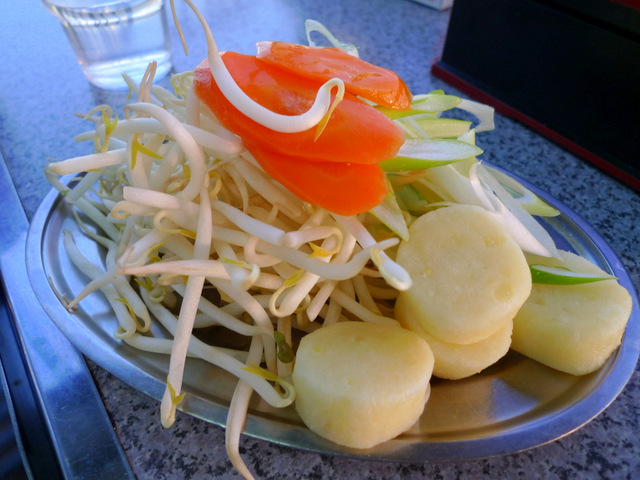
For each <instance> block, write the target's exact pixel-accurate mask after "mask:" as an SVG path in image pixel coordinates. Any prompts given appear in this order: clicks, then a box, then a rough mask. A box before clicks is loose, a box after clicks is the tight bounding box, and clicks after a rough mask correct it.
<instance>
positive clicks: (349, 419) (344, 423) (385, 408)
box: [292, 322, 433, 448]
mask: <svg viewBox="0 0 640 480" xmlns="http://www.w3.org/2000/svg"><path fill="white" fill-rule="evenodd" d="M432 370H433V354H432V353H431V349H430V348H429V346H428V345H427V343H426V342H425V341H424V340H423V339H422V338H420V337H419V336H418V335H417V334H415V333H413V332H410V331H409V330H405V329H403V328H401V327H400V326H396V325H386V324H373V323H365V322H341V323H336V324H333V325H330V326H327V327H322V328H320V329H319V330H316V331H315V332H313V333H310V334H308V335H306V336H305V337H303V338H302V340H301V342H300V346H299V347H298V351H297V353H296V361H295V366H294V369H293V376H292V379H293V385H294V387H295V389H296V403H295V405H296V410H297V411H298V414H299V415H300V417H301V418H302V420H303V422H304V423H305V425H307V427H309V429H311V430H312V431H314V432H316V433H317V434H318V435H320V436H322V437H324V438H327V439H329V440H331V441H333V442H335V443H338V444H340V445H344V446H347V447H352V448H369V447H373V446H374V445H377V444H378V443H381V442H384V441H387V440H389V439H391V438H394V437H396V436H397V435H399V434H400V433H402V432H404V431H405V430H407V429H408V428H410V427H411V426H412V425H413V424H414V423H415V422H416V420H417V419H418V418H419V417H420V415H421V414H422V411H423V410H424V406H425V403H426V400H427V396H428V392H429V380H430V379H431V372H432Z"/></svg>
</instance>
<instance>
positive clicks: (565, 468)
mask: <svg viewBox="0 0 640 480" xmlns="http://www.w3.org/2000/svg"><path fill="white" fill-rule="evenodd" d="M196 3H197V4H198V5H199V6H200V7H201V9H202V11H203V13H204V14H205V16H206V17H207V19H208V21H209V22H210V25H211V26H212V28H213V30H214V32H215V34H216V36H217V40H218V43H219V45H220V47H221V48H222V49H229V50H236V51H240V52H246V53H250V52H252V50H253V45H254V43H255V42H256V41H259V40H264V39H279V40H286V41H294V42H301V43H302V42H304V40H305V39H304V29H303V21H304V20H305V19H306V18H314V19H316V20H319V21H321V22H323V23H325V24H326V25H327V26H329V27H330V29H331V30H332V32H333V33H334V34H335V35H336V36H337V37H338V38H340V39H342V40H344V41H348V42H351V43H354V44H356V45H357V46H358V47H359V48H360V51H361V56H362V57H363V58H365V59H368V60H372V61H373V62H374V63H378V64H381V65H384V66H386V67H388V68H390V69H393V70H395V71H397V72H399V73H400V74H401V75H402V76H403V77H404V79H405V80H406V82H407V83H408V85H409V87H410V88H411V90H412V91H414V92H428V91H430V90H432V89H435V88H442V89H444V90H446V91H447V92H450V93H454V94H456V93H457V92H455V91H454V90H453V89H452V88H450V87H449V86H448V85H446V84H444V83H443V82H441V81H439V80H438V79H436V78H433V77H432V76H431V75H430V73H429V72H430V67H431V64H432V62H433V61H434V59H435V58H437V56H438V55H439V53H440V51H441V48H442V43H443V42H444V35H445V32H446V27H447V20H448V13H447V12H438V11H435V10H431V9H429V8H426V7H424V6H421V5H418V4H417V3H413V2H411V1H409V0H372V1H366V2H365V1H361V2H355V1H351V2H349V1H344V0H343V1H339V0H325V1H323V2H318V1H312V0H262V1H255V0H254V1H250V0H217V1H215V2H205V1H197V2H196ZM179 11H180V12H182V13H181V18H183V22H184V25H183V26H184V27H185V32H186V33H187V37H188V39H191V40H190V41H189V46H190V49H191V55H190V56H189V57H187V58H185V57H184V55H183V54H182V51H181V49H180V48H179V43H178V41H177V38H174V39H173V45H174V55H175V65H176V69H177V70H178V71H182V70H187V69H192V68H193V67H194V66H195V65H196V64H197V63H198V61H199V60H200V59H201V58H203V57H204V47H203V45H202V42H201V40H202V36H201V33H200V30H199V28H198V27H197V26H196V25H195V24H194V22H193V17H192V16H191V15H189V14H188V13H187V12H186V10H185V9H184V7H180V9H179ZM0 51H1V52H2V56H1V61H0V85H1V87H2V88H1V89H0V148H1V149H2V153H3V155H4V157H5V159H6V161H7V164H8V166H9V168H10V171H11V173H12V176H13V178H14V180H15V183H16V185H17V187H18V191H19V194H20V195H21V198H22V201H23V203H24V205H25V209H26V211H27V214H28V215H32V214H33V213H34V212H35V210H36V209H37V207H38V205H39V203H40V201H41V200H42V198H43V197H44V196H45V194H46V193H47V192H48V191H49V186H48V184H47V183H46V181H45V179H44V177H43V175H42V167H43V165H44V164H45V162H46V158H47V157H50V156H53V157H59V158H62V157H69V156H73V155H78V154H83V153H87V150H86V146H85V145H76V144H75V143H74V142H73V140H72V136H73V134H74V133H77V132H79V131H81V129H82V126H81V123H80V121H79V120H78V119H76V118H74V116H73V114H74V113H75V112H83V111H87V110H88V109H89V108H91V107H92V106H94V105H96V104H99V103H104V102H108V103H112V104H113V103H114V104H116V105H118V104H121V103H122V101H123V99H124V94H121V93H113V92H104V91H100V90H98V89H95V88H93V87H90V86H89V84H88V83H87V82H86V81H85V79H84V77H83V76H82V73H81V71H80V68H79V67H78V66H77V65H76V63H75V60H74V58H73V55H72V53H71V51H70V48H69V46H68V43H67V41H66V38H65V37H64V34H63V32H62V29H61V28H60V27H59V25H58V24H57V22H56V20H55V19H54V18H53V17H51V16H50V15H49V14H48V13H47V12H46V10H45V9H44V7H43V6H42V4H41V3H40V2H38V1H36V0H25V1H23V2H4V3H3V4H2V6H0ZM479 143H480V144H481V146H482V147H483V148H484V149H485V153H484V158H485V159H486V160H488V161H490V162H492V163H494V164H496V165H498V166H501V167H504V168H506V169H508V170H509V171H511V172H513V173H516V174H518V175H520V176H522V177H524V178H525V179H528V180H529V181H531V182H533V183H534V184H536V185H537V186H539V187H541V188H542V189H544V190H546V191H547V192H549V193H550V194H551V195H553V196H554V197H556V198H557V199H559V200H561V201H562V202H564V203H565V204H566V205H568V206H569V207H570V208H571V209H572V210H574V211H576V212H577V213H578V214H580V215H581V216H582V217H583V218H584V219H585V220H586V221H587V222H588V223H590V224H591V225H592V226H593V227H594V228H595V229H596V230H597V231H598V232H599V233H600V234H601V235H602V236H603V237H604V238H605V239H606V241H607V242H609V244H610V245H611V246H612V247H613V249H614V250H615V251H616V253H617V254H618V255H619V257H620V258H621V260H622V262H623V264H624V265H625V267H626V268H627V269H628V271H629V273H630V275H631V278H632V281H633V283H634V285H635V286H636V289H638V288H640V265H639V262H640V241H639V240H640V237H639V233H640V222H639V216H640V195H638V193H637V192H635V191H633V190H631V189H630V188H628V187H626V186H624V185H622V184H621V183H619V182H618V181H617V180H615V179H613V178H611V177H609V176H607V175H605V174H603V173H602V172H601V171H599V170H597V169H596V168H594V167H592V166H591V165H590V164H587V163H586V162H584V161H583V160H581V159H579V158H576V157H575V156H573V155H572V154H570V153H567V152H566V151H565V150H563V149H562V148H560V147H558V146H557V145H555V144H553V143H551V142H549V141H548V140H546V139H545V138H543V137H541V136H540V135H538V134H537V133H535V132H533V131H531V130H529V129H527V128H525V127H523V126H522V125H520V124H518V123H516V122H514V121H512V120H510V119H507V118H504V117H501V116H498V117H497V118H496V130H495V131H494V132H491V133H488V134H485V135H483V136H482V137H481V139H480V141H479ZM89 366H90V369H91V371H92V373H93V375H94V378H95V381H96V384H97V385H98V388H99V390H100V391H101V393H102V394H103V396H104V402H105V406H106V408H107V411H108V413H109V415H110V416H111V419H112V421H113V425H114V428H115V430H116V431H117V434H118V437H119V438H120V440H121V443H122V446H123V448H124V450H125V453H126V455H127V458H128V459H129V461H130V463H131V466H132V468H133V470H134V471H135V473H136V475H137V476H138V478H139V479H141V480H146V479H200V478H239V475H238V474H237V473H235V472H234V470H233V468H232V467H231V465H230V463H229V462H228V460H227V457H226V452H225V448H224V432H223V430H222V429H221V428H219V427H217V426H214V425H211V424H208V423H206V422H204V421H201V420H198V419H195V418H192V417H190V416H187V415H184V414H179V415H178V418H177V421H176V424H175V426H174V427H173V428H171V429H169V430H164V429H163V428H162V427H161V425H160V423H159V414H158V403H157V402H156V401H155V400H153V399H150V398H148V397H146V396H144V395H143V394H141V393H139V392H137V391H136V390H134V389H132V388H130V387H129V386H127V385H126V384H124V383H123V382H121V381H120V380H118V379H116V378H114V377H113V376H111V375H110V374H109V373H107V372H106V371H105V370H103V369H102V368H101V367H98V366H96V365H94V364H93V363H92V362H89ZM639 423H640V376H639V375H638V370H636V372H635V374H634V375H633V377H632V378H631V381H630V383H629V384H628V385H627V387H626V388H625V389H624V391H623V392H622V394H621V395H620V396H619V397H618V398H617V399H616V400H615V401H614V402H613V404H612V405H611V406H610V407H609V408H608V409H607V410H606V411H605V412H604V413H602V414H601V415H599V416H598V417H597V418H596V419H595V420H593V421H592V422H590V423H589V424H587V425H586V426H584V427H583V428H581V429H579V430H578V431H577V432H575V433H573V434H571V435H569V436H567V437H565V438H563V439H560V440H557V441H554V442H552V443H550V444H547V445H544V446H541V447H538V448H535V449H532V450H529V451H525V452H522V453H515V454H510V455H506V456H501V457H496V458H490V459H486V460H474V461H463V462H457V463H428V464H421V463H416V464H398V463H392V462H372V461H366V460H354V459H350V458H343V457H332V456H324V455H319V454H315V453H308V452H302V451H298V450H296V449H292V448H289V447H284V446H279V445H274V444H271V443H267V442H264V441H260V440H255V439H252V438H243V440H242V442H241V451H242V453H243V455H244V458H245V459H246V461H247V463H248V465H249V467H250V469H252V471H253V472H255V474H256V476H257V477H258V478H260V479H276V478H277V479H278V480H284V479H335V478H345V479H347V478H353V479H356V478H367V479H374V480H377V479H387V478H407V479H408V478H442V479H458V478H464V479H485V478H486V479H489V478H491V479H493V478H496V477H504V478H536V479H538V478H549V479H573V478H576V479H577V478H580V479H584V478H594V479H595V478H611V479H632V478H639V477H640V435H638V432H639V431H640V428H639Z"/></svg>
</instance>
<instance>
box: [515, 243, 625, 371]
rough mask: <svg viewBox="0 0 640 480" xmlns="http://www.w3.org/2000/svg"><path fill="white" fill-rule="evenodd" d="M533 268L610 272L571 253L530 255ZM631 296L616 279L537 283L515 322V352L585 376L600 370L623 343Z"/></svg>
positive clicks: (529, 259)
mask: <svg viewBox="0 0 640 480" xmlns="http://www.w3.org/2000/svg"><path fill="white" fill-rule="evenodd" d="M527 259H528V261H529V262H530V263H531V264H542V265H549V266H554V267H558V266H561V267H566V268H568V269H569V270H571V271H574V272H581V273H595V274H601V273H605V272H603V271H602V270H601V269H600V268H598V267H597V266H596V265H594V264H593V263H591V262H590V261H589V260H587V259H585V258H583V257H580V256H578V255H576V254H574V253H570V252H564V251H561V252H560V257H559V259H554V258H544V257H538V256H534V255H528V256H527ZM631 307H632V300H631V295H630V294H629V292H627V290H626V289H625V288H624V287H622V286H621V285H620V284H619V283H618V282H617V281H616V280H614V279H611V280H603V281H599V282H595V283H589V284H582V285H540V284H534V285H533V288H532V290H531V295H530V297H529V299H528V300H527V301H526V302H525V304H524V305H523V306H522V308H521V309H520V311H519V312H518V314H517V315H516V316H515V318H514V326H513V337H512V344H511V346H512V348H513V349H514V350H516V351H518V352H520V353H522V354H523V355H525V356H527V357H530V358H532V359H534V360H537V361H538V362H540V363H543V364H545V365H547V366H549V367H551V368H555V369H556V370H560V371H562V372H566V373H570V374H573V375H584V374H587V373H590V372H593V371H595V370H597V369H598V368H600V367H601V366H602V365H603V364H604V362H605V361H606V360H607V359H608V358H609V357H610V356H611V354H612V353H613V352H614V350H615V349H616V348H618V346H619V345H620V342H621V340H622V335H623V333H624V329H625V327H626V324H627V321H628V319H629V316H630V315H631Z"/></svg>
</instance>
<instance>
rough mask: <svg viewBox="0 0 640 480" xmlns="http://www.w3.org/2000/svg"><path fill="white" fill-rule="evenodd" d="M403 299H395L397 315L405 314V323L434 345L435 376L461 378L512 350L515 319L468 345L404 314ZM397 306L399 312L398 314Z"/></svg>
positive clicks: (492, 362)
mask: <svg viewBox="0 0 640 480" xmlns="http://www.w3.org/2000/svg"><path fill="white" fill-rule="evenodd" d="M404 308H405V304H404V301H403V299H402V298H401V299H398V301H397V302H396V315H397V316H400V317H402V318H403V319H404V320H405V322H406V323H403V327H405V328H407V329H409V330H412V331H414V332H416V333H417V334H418V335H420V336H421V337H422V338H424V339H425V341H426V342H427V343H428V344H429V347H431V351H432V352H433V357H434V364H433V376H434V377H438V378H442V379H446V380H459V379H461V378H466V377H470V376H471V375H475V374H476V373H478V372H481V371H482V370H484V369H485V368H487V367H489V366H491V365H493V364H494V363H496V362H497V361H498V360H500V359H501V358H502V357H504V356H505V355H506V354H507V352H508V351H509V347H510V346H511V331H512V329H513V322H512V321H509V322H507V323H505V324H504V326H503V327H502V328H500V329H499V330H498V331H497V332H496V333H494V334H492V335H490V336H489V337H487V338H485V339H483V340H480V341H479V342H476V343H470V344H468V345H459V344H456V343H449V342H443V341H441V340H438V339H436V338H435V337H432V336H431V335H429V334H428V333H427V332H426V331H425V330H424V328H422V325H421V324H420V323H419V322H418V321H417V319H416V317H414V316H412V315H405V314H404V313H403V312H402V310H403V309H404ZM398 310H400V312H401V313H400V314H399V315H398V313H397V312H398Z"/></svg>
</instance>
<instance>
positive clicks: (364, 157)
mask: <svg viewBox="0 0 640 480" xmlns="http://www.w3.org/2000/svg"><path fill="white" fill-rule="evenodd" d="M221 55H222V60H223V61H224V63H225V65H226V66H227V68H228V69H229V71H230V72H231V75H232V76H233V78H234V80H235V81H236V82H237V84H238V85H239V87H240V88H241V89H242V90H243V91H244V92H245V93H246V94H247V95H248V96H249V97H251V98H252V99H253V100H254V101H256V102H257V103H259V104H260V105H262V106H264V107H266V108H268V109H270V110H272V111H274V112H276V113H280V114H284V115H297V114H300V113H304V112H306V111H307V110H308V109H309V108H310V107H311V105H312V104H313V102H314V100H315V96H316V93H317V89H318V86H317V84H316V83H315V82H313V81H312V80H309V79H308V78H306V77H304V76H300V75H294V74H293V73H290V72H286V71H283V70H282V69H278V68H274V67H272V66H270V65H268V64H266V63H265V62H263V61H260V60H258V59H256V57H254V56H249V55H242V54H239V53H235V52H224V53H222V54H221ZM194 88H195V92H196V94H197V95H198V97H199V98H200V99H201V100H202V101H203V102H204V103H205V104H206V105H207V106H209V108H211V110H212V111H213V113H214V114H215V115H216V117H217V118H218V119H219V120H220V122H221V123H222V124H223V125H224V126H225V127H227V128H228V129H229V130H231V131H232V132H234V133H235V134H237V135H239V136H240V137H241V138H242V139H243V140H244V141H245V143H247V144H252V145H255V146H258V147H260V148H262V149H267V150H273V151H276V152H279V153H281V154H284V155H288V156H291V157H299V158H305V159H306V160H310V161H322V162H342V163H364V164H374V163H378V162H381V161H383V160H387V159H389V158H392V157H394V156H395V155H396V153H397V152H398V149H399V148H400V146H401V145H402V144H403V143H404V140H405V136H404V133H403V131H402V130H401V129H400V128H399V127H398V126H397V125H396V124H395V123H393V121H392V120H389V119H388V118H387V117H386V116H385V115H384V114H382V113H380V112H379V111H377V110H376V109H375V108H373V107H371V106H370V105H367V104H366V103H364V102H362V101H361V100H359V99H358V98H356V97H355V96H353V95H351V94H349V93H348V92H347V93H345V97H344V99H343V100H342V101H341V102H340V103H339V104H338V105H337V107H336V108H335V110H334V111H333V113H332V114H331V117H330V119H329V121H328V123H327V125H326V127H325V129H324V130H323V132H322V134H321V135H320V136H319V137H318V138H317V139H315V136H316V127H313V128H310V129H309V130H306V131H303V132H299V133H281V132H275V131H273V130H271V129H269V128H267V127H265V126H263V125H260V124H259V123H257V122H255V121H253V120H251V119H250V118H249V117H247V116H245V115H244V114H242V113H241V112H240V111H238V110H237V109H236V108H235V107H234V106H233V105H232V104H231V102H229V100H227V98H226V97H225V96H224V95H223V94H222V92H221V91H220V89H219V88H218V86H217V85H216V83H215V81H214V79H213V76H212V75H211V72H210V70H209V65H208V62H207V61H206V60H205V61H204V62H202V63H201V64H200V65H199V66H198V67H197V68H196V70H195V72H194Z"/></svg>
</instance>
